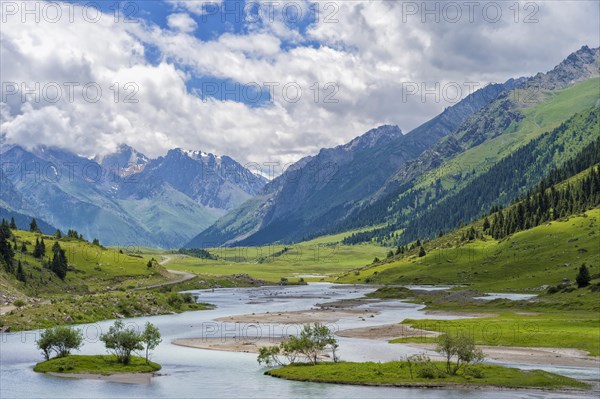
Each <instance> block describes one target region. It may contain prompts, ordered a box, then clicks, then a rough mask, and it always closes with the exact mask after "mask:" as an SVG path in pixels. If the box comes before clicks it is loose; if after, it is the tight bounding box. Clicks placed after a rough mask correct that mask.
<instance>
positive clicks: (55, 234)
mask: <svg viewBox="0 0 600 399" xmlns="http://www.w3.org/2000/svg"><path fill="white" fill-rule="evenodd" d="M54 237H56V239H57V240H60V239H61V238H62V231H60V229H58V230H56V233H54Z"/></svg>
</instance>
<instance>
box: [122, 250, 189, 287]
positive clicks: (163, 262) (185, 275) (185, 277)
mask: <svg viewBox="0 0 600 399" xmlns="http://www.w3.org/2000/svg"><path fill="white" fill-rule="evenodd" d="M172 260H173V256H169V255H164V259H162V260H161V261H159V262H158V264H159V265H161V266H164V265H166V264H167V263H169V262H170V261H172ZM167 271H168V272H169V273H171V274H176V275H178V276H182V277H181V278H179V279H177V280H173V281H168V282H166V283H160V284H152V285H147V286H145V287H139V288H134V291H140V290H151V289H154V288H160V287H168V286H170V285H175V284H179V283H184V282H186V281H189V280H192V279H195V278H196V277H198V276H197V275H196V274H193V273H188V272H183V271H180V270H169V269H167Z"/></svg>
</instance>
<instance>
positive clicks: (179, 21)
mask: <svg viewBox="0 0 600 399" xmlns="http://www.w3.org/2000/svg"><path fill="white" fill-rule="evenodd" d="M167 25H168V26H169V28H171V29H174V30H178V31H180V32H185V33H190V32H193V31H195V30H196V28H197V27H198V24H197V23H196V21H194V19H193V18H192V17H190V16H189V14H186V13H176V14H171V15H169V16H168V17H167Z"/></svg>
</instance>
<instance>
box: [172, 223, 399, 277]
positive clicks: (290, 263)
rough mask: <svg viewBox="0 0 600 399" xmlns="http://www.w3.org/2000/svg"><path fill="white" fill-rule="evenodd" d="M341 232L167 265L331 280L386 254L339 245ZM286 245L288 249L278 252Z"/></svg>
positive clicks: (197, 270)
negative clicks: (298, 241)
mask: <svg viewBox="0 0 600 399" xmlns="http://www.w3.org/2000/svg"><path fill="white" fill-rule="evenodd" d="M343 236H344V235H343V234H339V235H336V236H324V237H320V238H317V239H315V240H311V241H307V242H303V243H300V244H293V245H286V246H284V245H269V246H263V247H234V248H214V249H208V251H209V252H210V253H212V254H213V255H216V256H217V257H218V259H217V260H208V259H199V258H194V257H189V256H177V257H176V258H174V259H173V260H172V261H171V262H169V264H168V267H169V269H173V270H183V271H188V272H191V273H197V274H205V275H231V274H249V275H251V276H252V277H254V278H258V279H262V280H266V281H271V282H277V281H279V280H280V279H281V278H282V277H285V278H288V279H289V280H290V281H296V280H299V279H300V277H303V278H304V279H305V280H306V281H330V280H332V279H333V278H335V277H336V276H337V275H339V274H340V273H343V272H347V271H349V270H351V269H354V268H357V267H362V266H364V265H366V264H368V263H370V262H371V261H373V258H374V257H376V256H377V257H380V258H381V257H385V254H386V252H387V249H386V248H383V247H381V246H378V245H370V244H368V245H367V244H365V245H341V244H339V243H338V241H339V240H340V239H342V238H343ZM285 247H288V248H289V250H288V251H287V252H286V253H284V254H282V255H277V254H278V252H279V251H281V250H283V249H284V248H285ZM308 276H312V277H308Z"/></svg>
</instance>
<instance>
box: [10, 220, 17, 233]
mask: <svg viewBox="0 0 600 399" xmlns="http://www.w3.org/2000/svg"><path fill="white" fill-rule="evenodd" d="M9 227H10V229H11V230H16V229H17V224H16V223H15V218H14V217H11V218H10V225H9Z"/></svg>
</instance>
